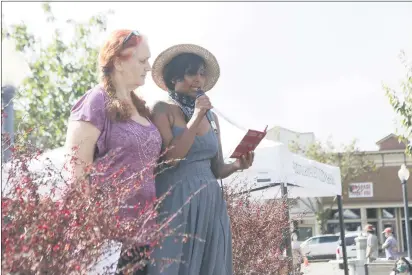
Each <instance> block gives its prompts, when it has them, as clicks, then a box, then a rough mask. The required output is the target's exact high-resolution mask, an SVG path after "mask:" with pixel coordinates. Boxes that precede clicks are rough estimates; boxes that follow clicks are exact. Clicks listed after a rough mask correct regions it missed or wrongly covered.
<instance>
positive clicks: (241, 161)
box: [234, 152, 255, 170]
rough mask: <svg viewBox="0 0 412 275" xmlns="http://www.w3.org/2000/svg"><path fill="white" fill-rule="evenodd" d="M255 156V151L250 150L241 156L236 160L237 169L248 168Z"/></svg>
mask: <svg viewBox="0 0 412 275" xmlns="http://www.w3.org/2000/svg"><path fill="white" fill-rule="evenodd" d="M254 158H255V152H248V153H247V154H246V155H243V156H241V157H240V158H238V159H237V160H236V161H235V163H234V164H235V166H236V169H237V170H245V169H248V168H249V167H250V166H252V164H253V159H254Z"/></svg>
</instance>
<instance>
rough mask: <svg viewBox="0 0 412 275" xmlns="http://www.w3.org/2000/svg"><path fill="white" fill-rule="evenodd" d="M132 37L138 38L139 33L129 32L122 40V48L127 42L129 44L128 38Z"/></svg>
mask: <svg viewBox="0 0 412 275" xmlns="http://www.w3.org/2000/svg"><path fill="white" fill-rule="evenodd" d="M133 36H140V33H139V32H138V31H131V32H130V33H129V34H128V35H127V36H126V37H125V39H124V40H123V43H122V46H124V45H125V44H126V43H127V42H129V40H130V38H132V37H133Z"/></svg>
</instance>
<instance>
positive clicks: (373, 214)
mask: <svg viewBox="0 0 412 275" xmlns="http://www.w3.org/2000/svg"><path fill="white" fill-rule="evenodd" d="M366 216H367V217H368V219H377V218H378V209H376V208H368V209H366Z"/></svg>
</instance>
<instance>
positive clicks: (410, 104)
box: [384, 52, 412, 155]
mask: <svg viewBox="0 0 412 275" xmlns="http://www.w3.org/2000/svg"><path fill="white" fill-rule="evenodd" d="M400 57H401V61H402V63H403V65H404V66H405V68H406V77H405V79H404V81H403V82H402V86H401V91H395V90H393V89H391V88H389V87H388V86H384V90H385V92H386V96H387V97H388V98H389V102H390V104H391V106H392V108H393V109H394V110H395V112H396V113H397V114H398V115H399V117H400V122H401V125H402V130H401V132H402V133H400V140H401V141H403V142H405V144H407V148H406V153H407V154H409V155H412V143H411V140H412V63H411V62H408V61H407V58H406V56H405V53H404V52H401V56H400Z"/></svg>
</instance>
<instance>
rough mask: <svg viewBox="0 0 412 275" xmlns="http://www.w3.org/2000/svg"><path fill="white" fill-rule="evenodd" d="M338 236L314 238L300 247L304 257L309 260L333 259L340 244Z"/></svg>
mask: <svg viewBox="0 0 412 275" xmlns="http://www.w3.org/2000/svg"><path fill="white" fill-rule="evenodd" d="M338 240H339V236H338V235H320V236H313V237H311V238H309V239H307V240H306V241H304V242H303V243H302V244H301V245H300V249H301V250H302V253H303V255H306V256H307V257H308V258H312V259H313V258H316V259H325V258H333V257H334V256H335V253H336V246H337V244H338Z"/></svg>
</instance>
